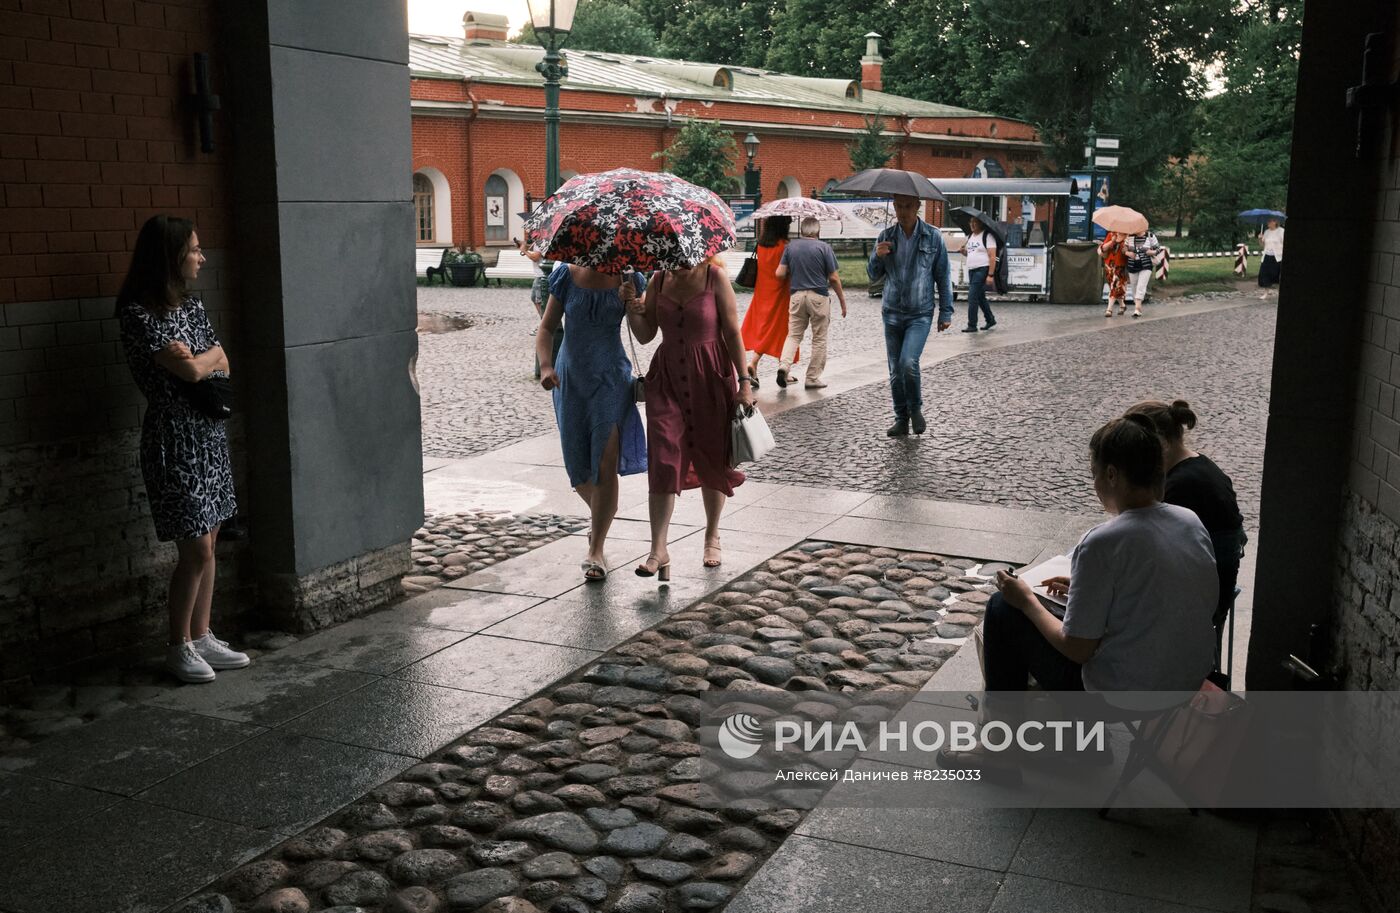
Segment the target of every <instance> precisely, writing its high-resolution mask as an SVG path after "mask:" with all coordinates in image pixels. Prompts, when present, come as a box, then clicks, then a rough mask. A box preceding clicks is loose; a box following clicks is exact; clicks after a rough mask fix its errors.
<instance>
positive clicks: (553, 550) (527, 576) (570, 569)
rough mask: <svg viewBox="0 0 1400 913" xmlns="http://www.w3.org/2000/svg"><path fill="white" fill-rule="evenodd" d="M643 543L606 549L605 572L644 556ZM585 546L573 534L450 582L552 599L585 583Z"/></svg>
mask: <svg viewBox="0 0 1400 913" xmlns="http://www.w3.org/2000/svg"><path fill="white" fill-rule="evenodd" d="M648 551H649V549H648V546H647V544H646V543H642V542H633V541H627V540H621V541H618V542H616V543H614V544H611V545H610V547H609V548H608V552H607V555H606V557H607V564H608V571H609V573H612V572H614V571H617V570H619V569H622V568H630V567H631V566H632V565H635V564H636V563H637V562H639V561H641V560H642V559H643V558H645V557H646V556H647V552H648ZM586 552H587V548H586V547H580V543H579V542H578V540H577V539H575V538H574V537H573V536H567V537H565V538H563V539H560V540H557V541H555V542H551V543H550V544H548V545H545V546H542V547H541V548H537V549H535V550H534V551H532V552H530V553H529V554H528V555H521V556H520V557H519V558H516V559H514V560H512V561H509V562H506V563H505V564H498V565H496V566H494V567H489V568H487V569H485V570H482V571H477V572H476V573H474V574H469V575H467V576H466V577H463V578H461V579H460V580H456V581H454V584H455V585H456V586H458V587H461V588H462V589H471V590H485V591H486V592H494V593H513V594H515V595H518V596H540V597H544V598H548V599H552V598H554V597H555V596H562V595H564V594H565V593H567V592H569V591H570V590H573V589H576V588H577V587H579V586H581V585H583V584H584V583H585V581H584V578H583V571H582V569H581V568H580V562H581V561H582V560H583V558H584V556H585V554H586Z"/></svg>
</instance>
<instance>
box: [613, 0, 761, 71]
mask: <svg viewBox="0 0 1400 913" xmlns="http://www.w3.org/2000/svg"><path fill="white" fill-rule="evenodd" d="M632 3H633V6H634V7H635V9H636V11H637V14H638V15H639V16H640V17H641V18H642V20H643V21H644V22H646V23H647V24H648V25H649V26H650V27H651V30H652V33H653V34H655V35H657V36H658V53H659V54H660V55H661V56H663V57H674V58H677V59H680V60H692V61H698V62H701V63H717V64H725V65H729V66H745V67H761V66H763V61H764V57H765V56H766V55H767V53H768V45H769V43H770V42H771V41H772V37H773V31H772V29H773V16H774V12H775V10H776V9H778V8H779V7H780V6H781V4H782V0H734V2H724V0H632Z"/></svg>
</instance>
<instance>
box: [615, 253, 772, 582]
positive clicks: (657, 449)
mask: <svg viewBox="0 0 1400 913" xmlns="http://www.w3.org/2000/svg"><path fill="white" fill-rule="evenodd" d="M624 298H629V299H631V301H630V305H629V315H628V319H629V320H630V321H631V322H632V330H633V332H634V333H635V334H636V335H637V338H638V339H639V340H641V341H642V342H649V341H651V340H652V339H653V338H655V337H656V334H657V332H658V331H659V332H660V333H661V345H660V346H658V347H657V350H656V354H655V355H653V356H652V359H651V369H650V370H649V371H648V372H647V381H646V390H647V402H646V407H647V450H648V453H647V477H648V481H649V487H650V491H651V497H650V502H649V503H650V516H651V554H650V555H648V556H647V559H646V561H644V562H642V563H641V564H640V565H638V566H637V575H638V576H640V577H651V576H653V575H657V576H659V578H660V579H661V580H669V579H670V578H671V556H670V553H669V552H668V551H667V548H666V542H667V539H668V533H669V531H670V526H671V512H672V511H673V510H674V509H675V506H676V495H678V494H680V493H681V492H682V491H684V490H686V489H690V488H699V489H700V490H701V496H702V497H703V498H704V501H705V553H704V565H705V567H719V564H720V544H719V518H720V514H721V513H722V512H723V510H724V502H725V499H726V498H728V497H729V496H730V495H732V494H734V489H735V487H736V486H738V485H740V484H741V483H742V482H743V481H744V474H743V473H742V472H739V471H737V470H735V469H734V468H733V467H732V466H731V465H730V459H729V422H730V419H731V418H732V417H733V415H734V410H735V408H736V406H737V405H738V404H741V403H742V404H743V405H746V406H751V405H753V379H752V378H750V377H749V376H748V375H747V373H746V372H745V370H744V368H745V365H744V342H743V339H742V338H741V337H740V334H739V317H738V311H737V310H736V308H735V305H734V290H733V288H732V287H731V286H730V284H729V280H728V279H727V278H726V276H725V273H724V270H723V269H722V268H721V267H717V266H715V265H714V264H713V263H711V262H709V261H706V262H704V263H701V264H700V265H699V266H694V267H691V268H689V269H677V270H670V271H668V272H658V273H656V274H654V275H653V277H652V282H651V284H650V285H648V286H647V290H646V297H645V298H642V299H636V298H634V297H633V296H631V295H625V294H624Z"/></svg>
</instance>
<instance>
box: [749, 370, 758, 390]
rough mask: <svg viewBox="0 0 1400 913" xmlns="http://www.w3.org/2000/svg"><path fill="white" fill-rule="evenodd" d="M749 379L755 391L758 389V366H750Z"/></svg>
mask: <svg viewBox="0 0 1400 913" xmlns="http://www.w3.org/2000/svg"><path fill="white" fill-rule="evenodd" d="M749 379H750V380H752V381H753V384H752V387H753V389H755V390H757V389H758V366H757V365H749Z"/></svg>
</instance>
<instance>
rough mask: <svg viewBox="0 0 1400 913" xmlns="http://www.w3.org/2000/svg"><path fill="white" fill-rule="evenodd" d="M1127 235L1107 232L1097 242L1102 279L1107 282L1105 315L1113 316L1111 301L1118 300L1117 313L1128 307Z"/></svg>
mask: <svg viewBox="0 0 1400 913" xmlns="http://www.w3.org/2000/svg"><path fill="white" fill-rule="evenodd" d="M1127 240H1128V236H1127V235H1124V234H1120V233H1118V232H1116V231H1111V232H1109V233H1108V234H1107V235H1106V236H1105V237H1104V239H1103V243H1101V244H1099V256H1101V257H1103V271H1104V281H1105V282H1107V283H1108V310H1106V311H1104V312H1103V315H1104V316H1105V317H1112V316H1113V302H1115V301H1116V302H1118V313H1120V314H1121V313H1123V312H1124V311H1126V310H1127V309H1128V300H1127V299H1128V250H1127V243H1126V242H1127Z"/></svg>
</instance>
